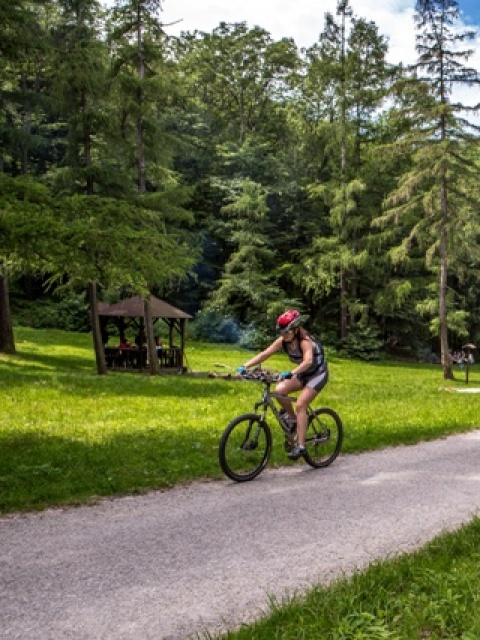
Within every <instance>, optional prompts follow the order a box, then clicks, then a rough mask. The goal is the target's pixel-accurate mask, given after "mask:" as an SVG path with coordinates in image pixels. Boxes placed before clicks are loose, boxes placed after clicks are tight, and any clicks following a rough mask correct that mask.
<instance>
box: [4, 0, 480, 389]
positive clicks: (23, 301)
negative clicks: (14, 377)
mask: <svg viewBox="0 0 480 640" xmlns="http://www.w3.org/2000/svg"><path fill="white" fill-rule="evenodd" d="M161 9H162V2H161V1H160V0H117V1H116V4H115V5H113V6H112V7H109V8H107V7H105V6H102V5H101V4H100V3H98V2H97V1H96V0H35V1H34V0H31V1H27V0H9V2H5V1H3V2H2V3H1V5H0V352H4V353H14V352H15V340H14V332H13V326H14V323H15V322H19V321H24V322H26V323H28V322H29V320H28V318H29V315H28V310H29V309H30V310H32V309H35V314H33V315H35V316H36V318H37V320H38V317H39V315H41V313H40V312H39V309H40V308H41V309H43V314H44V315H45V316H49V318H50V321H51V322H53V324H54V325H55V321H56V322H57V325H58V323H59V322H60V319H61V318H63V315H64V313H63V311H64V310H65V309H66V308H67V309H68V310H69V311H68V313H71V311H72V309H80V308H81V309H83V306H84V307H85V308H88V309H89V310H90V315H89V316H87V318H88V320H87V325H88V326H87V327H86V329H88V330H92V335H93V340H94V346H95V352H96V356H97V368H98V370H99V372H102V371H104V362H102V348H101V336H100V331H99V323H98V316H97V314H96V312H95V309H96V306H97V302H98V301H99V300H104V301H109V302H112V301H115V300H118V298H119V297H121V296H124V295H127V294H132V293H134V294H140V295H142V296H143V297H144V298H145V300H146V312H147V313H148V296H149V295H150V294H153V295H157V296H159V297H161V298H163V299H165V300H167V301H168V302H170V303H172V304H175V305H178V306H180V307H181V308H183V309H185V310H186V311H187V312H189V313H191V314H193V315H195V318H196V320H195V323H194V324H195V325H196V330H197V332H198V335H199V336H200V337H202V338H211V339H217V340H221V339H224V340H229V339H230V340H240V339H243V340H244V342H245V343H247V342H248V344H249V345H251V346H253V347H258V346H261V345H264V344H265V341H266V340H269V339H270V338H271V335H272V330H273V328H274V325H275V318H276V317H277V315H278V314H279V313H280V312H282V311H283V310H285V309H287V308H291V307H295V308H298V309H300V310H301V312H302V313H304V314H305V315H306V316H307V317H308V323H309V327H310V329H311V330H312V331H314V332H315V333H316V334H318V335H319V336H320V337H321V338H322V340H323V341H324V342H327V343H328V344H331V345H334V346H335V347H337V348H338V349H339V350H341V351H342V352H343V353H345V354H347V355H351V356H353V357H360V358H364V359H369V358H375V357H379V355H380V354H382V353H392V354H397V355H405V356H414V357H416V358H425V359H428V358H435V357H438V359H439V361H440V362H441V366H442V369H443V376H444V378H451V377H452V375H453V373H452V362H451V359H450V357H449V354H450V352H451V351H452V350H454V349H458V348H459V347H460V346H461V345H462V344H463V343H464V342H472V341H473V342H474V343H478V342H480V295H479V282H480V242H479V241H480V215H479V210H478V204H479V202H480V184H479V179H478V174H479V166H480V152H479V147H478V141H479V137H478V134H479V131H480V127H479V126H478V125H477V124H475V118H474V116H475V114H476V113H477V112H478V107H479V106H480V105H478V104H477V105H476V106H466V105H465V104H462V103H461V102H459V101H458V100H457V98H456V96H457V95H458V93H457V89H458V88H459V87H461V86H463V87H465V86H470V87H473V89H474V93H475V91H478V85H479V83H480V74H479V72H478V71H477V70H476V69H474V68H472V67H470V66H469V58H470V57H471V54H472V49H471V48H470V47H471V46H472V42H473V41H474V38H475V36H476V34H475V32H474V31H473V30H468V29H464V28H461V27H460V23H459V8H458V3H457V2H456V0H417V2H416V6H415V15H414V22H413V23H412V30H415V33H416V54H417V59H416V62H415V64H412V65H408V66H407V65H402V64H400V65H393V64H391V63H389V62H388V41H387V39H386V38H385V36H383V35H382V34H381V33H379V31H378V28H377V26H376V25H375V23H373V22H370V21H367V20H365V19H363V18H362V17H361V16H358V15H357V14H356V12H355V3H354V1H353V0H339V1H338V3H337V8H336V12H335V14H330V13H326V14H324V15H322V16H320V17H319V16H316V17H315V18H316V19H318V21H319V25H320V29H319V37H318V41H317V42H315V43H313V44H312V46H311V47H308V48H299V47H298V46H297V45H296V44H295V42H294V41H293V39H282V40H279V41H276V40H274V39H273V38H272V37H271V35H270V34H269V33H268V31H266V30H265V29H263V28H262V27H261V26H248V25H247V24H246V23H234V24H227V23H220V24H219V25H218V27H216V28H215V29H214V30H213V31H212V32H211V33H204V32H199V31H195V32H184V33H182V34H181V36H176V37H173V36H171V35H169V29H168V25H164V24H163V23H162V20H161V16H162V12H161ZM478 102H480V100H479V101H478ZM40 303H41V304H43V306H42V307H40V306H39V305H40ZM62 305H63V306H62ZM47 310H48V311H47ZM68 313H67V315H68ZM31 316H32V314H31ZM30 319H32V318H30ZM32 323H33V320H32ZM227 334H228V335H227ZM232 336H233V337H232Z"/></svg>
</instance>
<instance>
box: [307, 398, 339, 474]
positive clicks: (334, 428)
mask: <svg viewBox="0 0 480 640" xmlns="http://www.w3.org/2000/svg"><path fill="white" fill-rule="evenodd" d="M342 440H343V427H342V421H341V420H340V417H339V416H338V415H337V413H335V411H333V410H332V409H327V408H322V409H317V410H316V411H315V412H314V413H313V414H312V415H311V416H310V417H309V423H308V429H307V438H306V442H305V446H306V449H307V453H306V456H305V460H306V461H307V462H308V464H309V465H311V466H312V467H316V468H319V467H326V466H328V465H329V464H331V463H332V462H333V461H334V460H335V458H336V457H337V456H338V453H339V451H340V448H341V446H342Z"/></svg>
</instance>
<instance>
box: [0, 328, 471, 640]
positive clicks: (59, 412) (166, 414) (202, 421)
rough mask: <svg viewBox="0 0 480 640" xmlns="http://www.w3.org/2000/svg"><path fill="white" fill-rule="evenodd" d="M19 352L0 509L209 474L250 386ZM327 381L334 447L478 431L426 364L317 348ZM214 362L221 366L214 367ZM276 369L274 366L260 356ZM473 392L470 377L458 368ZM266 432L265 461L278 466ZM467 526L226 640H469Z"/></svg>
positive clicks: (46, 350) (231, 352)
mask: <svg viewBox="0 0 480 640" xmlns="http://www.w3.org/2000/svg"><path fill="white" fill-rule="evenodd" d="M15 333H16V340H17V348H18V354H17V355H16V356H9V357H6V356H3V357H0V372H1V375H0V401H1V407H2V411H1V413H0V512H2V513H9V512H13V511H18V510H33V509H42V508H45V507H47V506H49V505H61V504H75V503H88V502H93V501H95V500H96V499H98V497H99V496H110V495H118V494H126V493H135V492H142V491H146V490H148V489H154V488H157V489H158V488H163V487H170V486H173V485H174V484H175V483H180V482H186V481H190V480H193V479H195V478H219V477H221V472H220V469H219V466H218V461H217V447H218V441H219V438H220V435H221V433H222V431H223V429H224V428H225V426H226V424H227V423H228V422H229V420H230V419H231V418H233V417H234V416H236V415H238V414H239V413H243V412H245V411H250V410H251V408H252V405H253V403H254V402H255V401H256V400H257V397H258V395H259V390H260V387H259V386H257V385H256V384H254V383H247V382H244V381H241V382H238V381H233V380H232V381H229V380H223V379H218V378H217V379H213V378H195V377H191V376H187V375H169V376H156V377H150V376H148V375H141V374H125V373H123V374H122V373H110V374H109V375H108V376H103V377H100V376H98V375H97V374H96V373H95V368H94V357H93V352H92V348H91V342H90V337H89V336H87V335H79V334H68V333H64V332H57V331H35V330H31V329H25V328H17V329H16V332H15ZM327 355H328V359H329V362H330V373H331V378H330V383H329V384H328V385H327V387H326V389H325V390H324V391H323V392H322V394H321V396H320V398H319V400H318V402H317V404H326V405H329V406H331V407H333V408H334V409H336V410H337V411H338V412H339V413H340V415H341V416H342V418H343V421H344V426H345V440H344V446H343V451H344V452H347V453H348V452H358V451H362V450H366V449H374V448H379V447H385V446H388V445H398V444H409V443H415V442H418V441H421V440H426V439H432V438H438V437H442V436H444V435H447V434H451V433H455V432H460V431H465V430H467V429H472V428H476V427H478V426H480V411H479V407H480V395H475V394H460V393H453V392H449V391H446V390H445V389H444V387H446V386H450V387H461V388H465V386H466V385H465V374H464V373H457V378H458V380H456V381H454V382H452V383H449V384H448V385H446V384H445V382H444V381H443V380H442V373H441V369H440V367H438V366H432V365H418V364H405V363H395V362H379V363H361V362H354V361H350V360H344V359H341V358H339V357H337V356H336V355H335V354H334V353H328V350H327ZM247 357H248V356H247V353H246V352H244V351H240V350H238V349H237V348H233V347H227V346H219V345H206V344H189V345H188V351H187V359H188V366H189V368H190V369H192V370H194V371H214V370H217V371H219V372H225V371H227V370H228V369H227V368H226V367H232V368H235V367H236V366H238V365H240V364H242V363H243V362H244V361H245V360H246V359H247ZM218 365H223V366H222V367H219V366H218ZM270 365H271V368H272V369H276V370H283V369H284V368H285V358H284V357H282V356H277V357H276V358H275V359H272V360H271V361H270ZM469 387H470V388H472V387H480V368H479V366H478V365H475V366H474V367H473V368H472V370H471V372H470V385H469ZM275 435H277V438H276V442H275V448H274V455H273V460H272V464H291V463H290V462H289V461H288V460H287V459H286V457H285V453H284V452H283V446H282V439H283V438H282V437H281V434H280V433H279V431H278V429H274V440H275ZM479 549H480V521H479V520H475V521H474V522H473V523H472V524H471V525H469V526H467V527H465V528H463V529H462V530H461V531H459V532H456V533H454V534H448V535H445V536H441V537H440V538H438V539H437V540H435V541H433V542H432V543H431V544H429V545H428V546H427V547H425V548H424V549H422V550H421V551H419V552H417V553H415V554H410V555H405V556H402V557H401V558H399V559H397V560H395V561H389V562H379V563H375V564H374V565H372V566H371V567H370V568H369V569H367V570H366V571H364V572H361V573H358V574H357V575H355V576H353V577H352V578H351V579H349V580H340V581H338V582H336V583H335V584H333V585H331V586H329V587H318V588H316V589H313V590H312V591H311V592H310V593H308V594H307V595H306V596H305V597H302V598H295V599H293V600H292V601H290V602H284V603H272V608H271V611H270V612H269V613H268V615H266V616H265V617H264V618H263V619H261V620H259V621H258V622H257V623H255V624H253V625H248V626H246V627H243V628H241V629H240V630H238V631H236V632H231V633H229V634H227V636H226V637H228V638H229V639H231V640H243V639H244V640H247V639H248V640H255V639H259V640H260V639H262V640H263V639H265V640H271V639H272V638H281V639H282V640H288V639H292V640H297V639H299V638H305V639H308V640H327V639H328V640H330V639H331V640H340V639H348V640H387V639H388V640H413V639H417V638H418V639H424V638H425V639H426V638H428V639H429V640H437V639H438V640H440V639H445V638H448V639H454V638H455V639H459V640H460V639H461V640H478V638H480V614H479V613H478V611H479V606H478V605H479V604H480V588H479V587H480V551H479Z"/></svg>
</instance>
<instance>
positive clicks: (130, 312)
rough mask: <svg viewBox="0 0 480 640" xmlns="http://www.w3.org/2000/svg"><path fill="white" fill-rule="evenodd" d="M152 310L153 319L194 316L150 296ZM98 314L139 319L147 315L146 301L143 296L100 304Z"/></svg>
mask: <svg viewBox="0 0 480 640" xmlns="http://www.w3.org/2000/svg"><path fill="white" fill-rule="evenodd" d="M150 309H151V314H152V317H153V318H175V319H187V318H191V317H192V316H191V315H189V314H188V313H185V311H181V310H180V309H177V308H176V307H172V305H171V304H168V302H165V301H164V300H159V298H156V297H155V296H150ZM98 313H99V315H101V316H116V317H119V316H120V317H127V318H138V317H143V316H144V315H145V309H144V299H143V298H142V297H141V296H133V297H132V298H127V299H125V300H120V302H116V303H115V304H107V303H106V302H99V303H98Z"/></svg>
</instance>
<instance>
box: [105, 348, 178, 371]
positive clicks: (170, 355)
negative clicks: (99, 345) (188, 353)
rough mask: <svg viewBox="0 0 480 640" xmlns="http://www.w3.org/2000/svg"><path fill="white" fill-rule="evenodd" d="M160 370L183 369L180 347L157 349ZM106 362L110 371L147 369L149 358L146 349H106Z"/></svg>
mask: <svg viewBox="0 0 480 640" xmlns="http://www.w3.org/2000/svg"><path fill="white" fill-rule="evenodd" d="M157 356H158V363H159V366H160V369H176V368H180V367H181V350H180V349H179V348H178V347H166V348H165V347H160V348H158V349H157ZM105 362H106V365H107V368H109V369H120V370H122V369H130V370H131V369H146V368H147V366H148V356H147V349H146V347H142V348H138V347H109V346H106V347H105Z"/></svg>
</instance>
